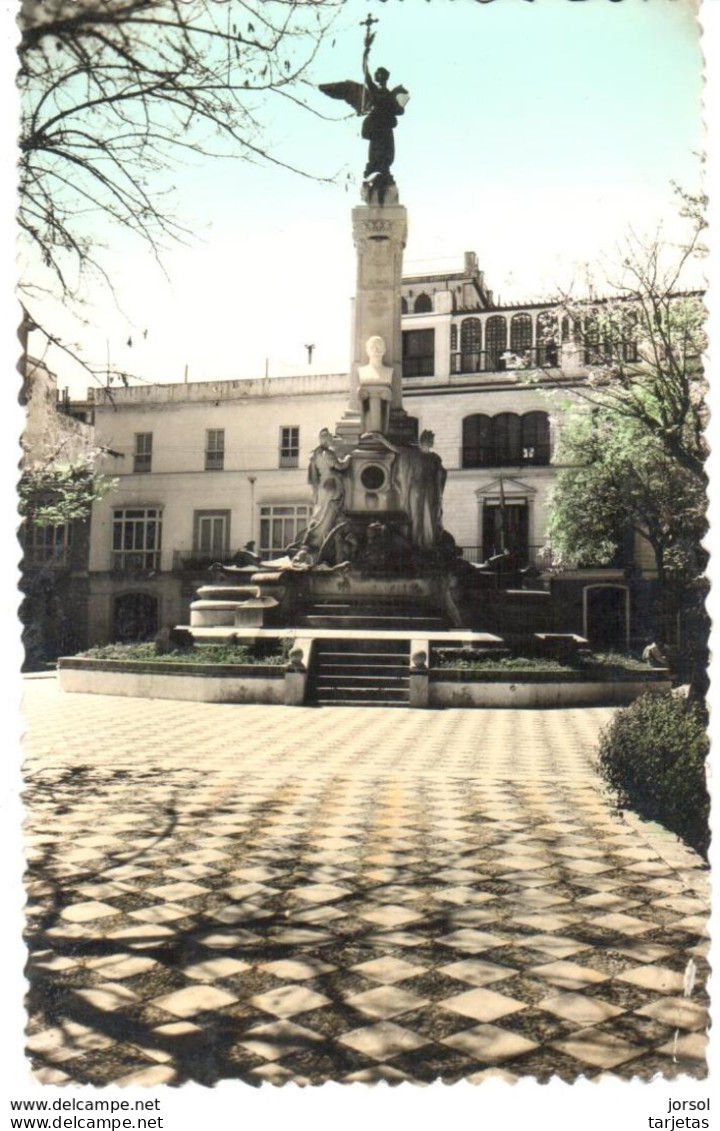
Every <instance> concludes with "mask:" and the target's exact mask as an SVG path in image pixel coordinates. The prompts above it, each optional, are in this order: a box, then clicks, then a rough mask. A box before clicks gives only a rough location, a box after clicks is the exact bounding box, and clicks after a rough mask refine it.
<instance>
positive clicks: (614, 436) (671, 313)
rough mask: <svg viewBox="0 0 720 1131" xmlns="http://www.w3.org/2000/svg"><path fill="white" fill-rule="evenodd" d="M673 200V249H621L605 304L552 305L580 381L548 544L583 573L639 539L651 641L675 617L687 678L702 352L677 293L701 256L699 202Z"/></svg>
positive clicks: (698, 592) (698, 587) (701, 490)
mask: <svg viewBox="0 0 720 1131" xmlns="http://www.w3.org/2000/svg"><path fill="white" fill-rule="evenodd" d="M680 195H681V201H682V209H681V214H682V215H683V216H684V217H685V220H686V222H687V229H686V234H685V237H684V239H683V240H682V242H681V243H680V244H677V243H668V242H663V241H661V240H660V239H658V240H655V241H653V242H652V243H650V244H649V245H646V244H643V243H642V242H641V241H639V240H637V239H631V241H630V242H629V244H628V249H627V252H626V254H625V256H624V258H623V259H622V262H621V263H620V264H619V266H618V268H617V271H616V273H615V278H614V279H613V277H612V275H611V277H610V278H609V279H608V281H607V283H606V284H605V290H606V293H607V297H604V298H602V299H592V300H585V301H583V302H576V301H569V300H567V299H566V300H565V301H564V302H563V303H562V305H561V314H560V319H559V321H558V324H557V329H556V330H555V333H556V334H557V336H558V337H559V338H560V339H561V340H563V341H565V342H566V343H570V342H574V343H575V348H576V349H577V352H578V355H579V356H578V358H577V360H578V364H579V365H580V366H584V367H586V370H587V374H588V376H587V379H586V380H585V381H584V382H583V384H582V385H578V386H577V388H576V390H575V392H576V396H577V401H578V402H579V405H580V406H581V411H577V410H576V412H575V413H570V415H569V418H568V420H567V421H566V425H565V427H564V430H563V437H562V439H561V448H560V452H559V461H560V462H561V463H564V464H567V465H568V466H567V467H566V468H565V469H564V470H563V471H562V472H561V473H560V475H559V478H558V482H557V486H556V489H555V492H554V496H553V503H552V514H551V539H552V542H553V545H554V547H556V548H557V550H559V551H560V552H561V554H564V555H566V556H567V557H570V558H574V559H575V560H582V561H583V562H586V563H587V564H591V563H593V564H607V563H608V562H609V561H611V560H612V559H613V557H614V556H615V555H616V554H617V551H618V549H619V547H620V546H621V545H622V542H623V538H624V537H625V536H626V534H627V532H628V531H629V530H630V531H632V532H633V533H634V534H635V535H636V536H639V538H640V539H644V540H645V541H646V542H647V543H648V544H649V545H650V547H651V548H652V552H653V556H654V560H655V565H656V568H657V577H658V588H659V596H660V600H659V604H658V617H657V623H656V626H655V630H656V632H657V635H658V637H659V638H660V639H662V640H665V641H669V640H671V639H672V638H673V635H674V632H673V628H672V625H673V624H674V623H675V622H676V620H677V614H678V613H680V614H681V617H684V618H685V622H686V624H685V632H684V644H683V647H684V648H685V655H684V656H683V657H682V658H681V661H682V662H685V666H686V668H689V669H690V670H691V672H692V674H693V676H694V675H695V674H696V673H699V671H700V669H701V668H702V667H703V666H704V661H703V660H702V659H700V660H698V657H701V658H702V657H704V656H705V655H706V653H707V639H706V637H707V627H708V625H707V617H706V614H705V611H704V604H703V601H704V594H705V591H706V581H705V579H704V569H705V566H706V562H707V555H706V553H705V551H704V550H703V547H702V545H701V541H702V538H703V536H704V534H705V531H706V529H707V524H706V517H705V515H706V506H707V499H706V486H707V476H706V472H705V460H706V457H707V441H706V436H705V426H706V423H707V406H706V401H705V394H706V382H705V377H704V373H703V365H702V359H703V353H704V350H705V346H706V340H705V307H704V303H703V296H702V293H701V292H700V291H698V290H688V289H683V284H684V282H685V280H686V276H687V272H688V269H689V268H690V267H691V266H692V264H693V262H694V261H695V260H696V259H697V258H698V257H699V256H701V255H702V254H703V250H704V249H703V247H702V230H703V227H704V219H703V210H704V203H705V202H704V198H702V197H699V196H698V197H691V196H689V195H688V194H680ZM583 408H584V411H582V409H583ZM690 637H692V640H690ZM681 666H682V663H681ZM698 678H699V675H698Z"/></svg>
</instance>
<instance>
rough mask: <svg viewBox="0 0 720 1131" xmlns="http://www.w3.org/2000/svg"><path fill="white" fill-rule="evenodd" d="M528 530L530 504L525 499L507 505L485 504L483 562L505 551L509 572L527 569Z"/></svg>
mask: <svg viewBox="0 0 720 1131" xmlns="http://www.w3.org/2000/svg"><path fill="white" fill-rule="evenodd" d="M529 528H530V523H529V519H528V505H527V502H526V501H525V500H523V501H522V502H512V503H506V504H505V505H504V506H503V505H501V504H500V503H496V502H486V503H485V505H484V506H483V516H482V553H483V560H484V561H487V559H488V558H492V557H494V556H495V555H496V554H501V553H502V552H503V550H506V551H507V554H508V558H507V566H506V569H507V571H508V572H511V571H513V570H516V569H524V568H525V567H526V566H527V565H528V555H529V549H530V548H529V538H528V535H529Z"/></svg>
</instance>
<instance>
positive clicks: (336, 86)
mask: <svg viewBox="0 0 720 1131" xmlns="http://www.w3.org/2000/svg"><path fill="white" fill-rule="evenodd" d="M319 89H320V90H321V91H322V92H323V94H327V95H328V97H330V98H339V99H340V101H341V102H347V104H348V106H352V108H353V110H354V111H355V113H356V114H364V113H366V111H367V110H368V109H369V107H367V106H366V105H365V87H364V86H363V84H362V83H361V82H353V81H352V79H348V80H347V82H321V83H320V86H319Z"/></svg>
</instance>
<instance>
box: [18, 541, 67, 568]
mask: <svg viewBox="0 0 720 1131" xmlns="http://www.w3.org/2000/svg"><path fill="white" fill-rule="evenodd" d="M70 553H71V549H70V546H59V547H48V546H25V548H24V549H23V556H22V562H23V566H24V568H25V569H67V568H68V566H69V565H70Z"/></svg>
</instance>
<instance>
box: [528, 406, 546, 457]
mask: <svg viewBox="0 0 720 1131" xmlns="http://www.w3.org/2000/svg"><path fill="white" fill-rule="evenodd" d="M522 458H523V463H533V464H547V463H549V462H550V422H549V420H548V414H547V413H546V412H526V413H525V415H524V416H523V418H522Z"/></svg>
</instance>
